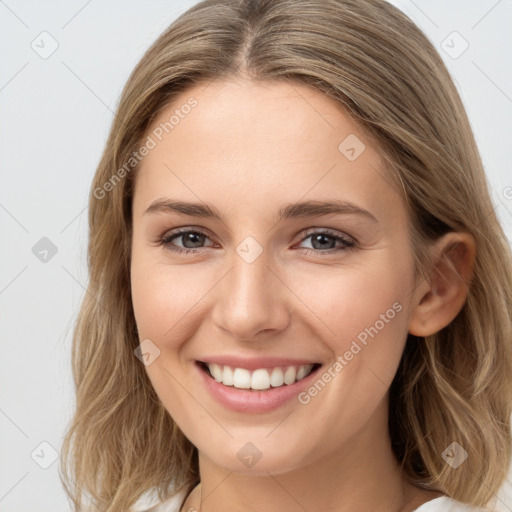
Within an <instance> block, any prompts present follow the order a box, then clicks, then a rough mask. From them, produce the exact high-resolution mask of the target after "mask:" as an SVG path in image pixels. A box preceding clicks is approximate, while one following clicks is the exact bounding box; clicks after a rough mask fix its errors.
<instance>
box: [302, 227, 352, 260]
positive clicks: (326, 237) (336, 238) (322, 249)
mask: <svg viewBox="0 0 512 512" xmlns="http://www.w3.org/2000/svg"><path fill="white" fill-rule="evenodd" d="M308 239H311V245H312V249H310V248H308V247H302V248H301V249H306V251H307V252H308V253H310V254H311V253H312V254H315V255H316V254H320V253H321V254H332V253H335V252H342V251H347V250H349V249H354V248H355V245H356V242H355V240H354V239H352V238H351V237H348V236H346V235H340V234H339V233H337V232H335V231H331V230H329V229H323V230H318V229H317V230H307V231H306V236H305V237H304V238H302V242H301V243H303V242H305V241H306V240H308ZM337 243H338V244H341V247H340V246H338V247H335V246H336V244H337Z"/></svg>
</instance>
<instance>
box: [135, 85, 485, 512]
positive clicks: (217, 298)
mask: <svg viewBox="0 0 512 512" xmlns="http://www.w3.org/2000/svg"><path fill="white" fill-rule="evenodd" d="M191 96H193V97H194V98H196V99H197V101H198V105H197V106H196V107H195V108H194V109H192V111H191V112H190V113H189V114H188V115H187V116H185V117H184V119H182V120H180V123H179V124H178V125H177V126H175V127H174V129H173V131H172V132H170V133H169V134H168V135H167V136H166V137H164V138H163V140H162V141H161V142H159V144H158V145H157V146H156V147H155V148H154V149H152V150H151V151H150V152H149V154H148V155H147V156H146V157H145V158H144V160H143V161H142V165H141V168H140V169H139V171H138V175H137V181H136V189H135V195H134V200H133V228H134V229H133V239H132V266H131V284H132V298H133V306H134V312H135V318H136V322H137V326H138V330H139V336H140V339H141V340H143V339H147V338H149V339H150V340H151V341H152V342H153V343H154V344H155V345H156V346H157V347H158V348H159V350H160V355H159V356H158V357H157V358H156V359H155V360H154V361H153V362H152V363H151V364H150V365H148V366H146V367H145V368H146V371H147V374H148V376H149V379H150V380H151V383H152V385H153V386H154V388H155V390H156V392H157V394H158V396H159V397H160V399H161V401H162V403H163V404H164V406H165V407H166V409H167V410H168V411H169V414H170V415H171V416H172V417H173V419H174V421H175V422H176V423H177V424H178V425H179V427H180V428H181V429H182V431H183V432H184V433H185V435H186V436H187V437H188V438H189V439H190V441H191V442H192V443H193V444H194V445H195V446H196V447H197V448H198V451H199V462H200V478H201V487H202V494H203V503H202V506H201V504H200V488H199V487H197V488H196V489H195V490H194V491H193V492H192V493H191V495H190V496H189V497H188V499H187V501H186V503H185V505H184V507H183V508H182V510H184V511H187V510H189V508H190V507H194V508H195V509H197V510H199V509H201V510H202V511H203V512H208V511H218V510H223V511H227V512H232V511H241V510H244V511H256V510H258V511H261V510H265V511H269V512H274V511H276V512H277V511H279V512H288V511H290V512H291V511H296V510H303V509H304V510H323V511H336V512H344V511H347V512H348V511H350V512H354V511H365V510H372V511H386V512H390V511H401V512H406V511H412V510H414V509H416V508H417V507H418V506H419V505H421V504H422V503H424V502H426V501H428V500H431V499H433V498H436V497H438V496H441V493H438V492H434V491H429V490H427V489H419V488H417V487H414V486H413V485H411V484H410V483H408V481H407V479H406V478H405V476H404V475H403V474H402V473H401V472H400V467H399V464H398V462H397V461H396V459H395V457H394V455H393V453H392V451H391V446H390V438H389V434H388V428H387V422H388V400H389V386H390V384H391V382H392V380H393V377H394V375H395V373H396V370H397V368H398V364H399V361H400V357H401V354H402V351H403V349H404V346H405V341H406V337H407V333H408V332H410V333H413V334H416V335H417V336H425V335H427V334H432V333H435V332H437V331H439V330H440V329H442V328H443V327H444V326H446V325H447V324H449V323H450V322H451V321H452V320H453V318H454V317H455V316H456V315H457V313H458V312H459V311H460V309H461V307H462V306H463V304H464V301H465V300H466V290H465V287H464V284H463V281H464V280H469V279H470V277H471V272H472V267H473V263H474V254H475V247H474V240H473V239H472V237H471V236H470V235H468V234H466V233H449V234H447V235H445V236H444V237H443V238H442V239H441V240H439V241H438V242H437V243H436V244H435V245H434V246H432V248H431V250H432V254H433V255H434V256H442V257H439V258H436V261H437V266H436V267H434V269H433V270H432V274H431V276H430V279H428V280H419V281H418V282H416V281H415V279H414V267H413V259H412V254H411V251H410V246H409V239H408V236H409V235H408V215H407V212H406V209H405V204H404V202H403V200H402V198H401V197H400V195H399V194H398V192H397V190H396V188H395V187H394V186H392V182H391V180H390V179H389V177H387V176H386V174H385V171H384V169H383V162H382V160H381V157H380V155H379V150H378V147H377V145H376V144H375V141H373V140H371V139H370V138H369V137H368V136H367V135H365V133H364V132H362V131H361V129H360V128H359V127H358V126H357V125H356V124H354V122H353V121H352V120H351V119H350V118H349V117H348V116H347V115H346V114H345V113H344V111H343V110H342V108H341V107H340V106H339V105H338V104H337V103H335V102H334V101H333V100H331V99H329V98H327V97H326V96H324V95H323V94H321V93H320V92H318V91H316V90H315V89H312V88H309V87H308V86H305V85H299V84H297V83H293V85H292V84H290V83H286V82H281V81H276V82H258V83H256V82H253V81H250V80H249V79H247V78H245V77H244V78H237V79H234V78H231V79H227V80H226V79H224V80H217V81H214V82H212V83H210V84H209V85H208V86H205V84H200V85H197V86H194V87H193V88H191V89H189V90H187V91H185V92H183V93H182V94H181V95H180V96H179V97H177V98H176V99H175V101H174V102H173V104H172V105H170V106H168V107H167V108H165V109H164V110H162V111H161V112H160V114H159V115H158V117H157V118H156V119H155V120H154V122H153V125H152V126H151V127H150V129H149V130H148V133H150V132H151V130H152V129H154V127H156V126H158V125H159V124H160V123H161V122H163V121H165V120H168V119H169V117H170V116H171V115H172V113H173V111H174V109H175V108H177V107H179V106H180V105H183V104H185V103H186V101H187V99H189V98H190V97H191ZM349 134H355V135H356V136H357V137H358V138H359V139H360V140H361V141H362V142H363V143H364V144H365V150H364V151H363V152H362V153H361V154H360V156H359V157H358V158H357V159H355V160H354V161H350V160H349V159H347V158H346V157H345V155H344V154H342V153H341V152H340V151H339V150H338V145H339V144H340V142H341V141H343V140H344V139H345V138H346V137H347V136H348V135H349ZM166 197H172V198H173V199H179V200H180V201H193V202H198V201H199V202H205V203H208V204H209V205H212V206H214V207H216V208H217V209H218V210H219V211H220V213H221V215H222V221H219V220H216V219H211V218H201V217H195V216H188V215H181V214H177V213H173V212H164V213H154V214H146V215H145V214H144V211H145V210H146V208H147V207H148V206H149V205H150V204H151V203H152V201H154V200H156V199H159V198H166ZM327 199H338V200H346V201H350V202H352V203H354V204H356V205H357V206H359V207H360V208H364V209H366V210H368V211H369V212H371V213H372V215H374V216H375V218H376V219H377V221H378V222H373V221H371V220H368V219H366V218H365V217H363V216H358V215H324V216H317V217H308V218H299V219H288V220H283V221H281V222H277V221H276V218H277V213H278V211H279V209H280V208H281V207H282V206H284V205H285V204H288V203H291V202H295V201H299V200H327ZM177 227H190V228H195V229H199V230H201V231H203V232H204V231H206V232H207V238H206V239H205V241H204V244H203V246H201V245H200V244H199V245H196V247H199V248H198V249H195V250H196V251H197V252H195V253H189V254H184V255H183V254H177V253H173V252H171V250H170V249H169V248H168V247H165V246H162V245H159V244H158V241H159V240H160V239H161V237H162V236H163V235H164V234H166V233H168V232H169V231H171V230H173V229H175V228H177ZM308 228H318V230H317V231H321V230H322V229H325V228H329V229H330V230H332V231H335V233H336V234H339V235H346V236H349V237H353V238H354V239H356V241H357V243H356V246H355V248H354V249H352V250H345V251H339V252H335V253H332V254H329V255H325V254H322V251H325V250H328V249H330V248H332V247H342V244H340V243H335V241H334V240H333V239H332V238H328V239H327V242H328V243H330V244H331V245H327V247H326V249H322V246H318V245H313V237H311V236H309V237H308V234H304V231H305V230H306V229H308ZM247 236H252V237H253V238H254V239H256V240H257V242H258V243H259V245H260V246H261V248H262V253H261V255H260V256H259V257H258V258H257V259H256V260H255V261H254V262H252V263H247V262H246V261H245V260H244V259H242V258H241V257H240V256H239V255H238V254H237V252H236V248H237V246H238V245H239V244H240V243H241V242H242V240H244V239H245V238H246V237H247ZM186 243H187V240H186V239H185V238H184V237H181V238H179V237H178V238H175V239H174V240H173V241H172V242H171V245H172V244H174V246H178V247H183V246H184V244H186ZM453 244H455V245H453ZM188 246H189V247H194V246H193V245H190V243H189V245H188ZM318 247H320V248H318ZM307 249H310V253H309V254H308V251H307ZM450 249H451V251H449V250H450ZM315 250H316V252H315ZM443 254H444V256H443ZM454 270H455V271H456V272H454ZM457 273H458V274H459V276H460V277H459V276H457ZM395 302H399V303H400V304H401V305H402V310H401V311H400V312H399V313H397V314H396V316H395V317H394V318H393V319H392V320H390V321H389V322H388V323H386V325H385V327H384V328H383V329H381V330H380V331H379V333H378V335H377V336H375V337H374V338H373V339H371V340H370V341H369V342H368V344H367V346H365V347H364V349H363V350H361V351H360V352H359V353H358V354H357V355H356V356H354V358H353V359H352V360H351V361H350V362H349V364H347V365H346V366H345V367H344V368H343V370H342V371H340V372H339V373H337V375H336V377H335V378H333V379H332V380H331V382H329V384H328V385H327V386H326V387H325V388H324V389H323V390H322V391H321V392H320V393H319V394H318V395H317V396H315V397H314V399H312V400H311V401H310V403H308V404H307V405H302V404H300V403H299V402H298V401H297V400H291V401H289V402H288V403H286V404H285V405H283V406H281V407H279V408H278V409H277V410H274V411H271V412H266V413H259V414H254V413H252V414H244V413H241V412H235V411H230V410H227V409H226V408H224V407H223V406H222V405H220V404H219V403H217V402H216V401H215V400H213V398H211V397H210V396H209V395H208V394H207V392H206V391H205V389H204V386H203V384H202V381H201V379H200V378H199V377H200V374H199V373H198V371H197V368H196V365H195V361H196V360H197V359H201V358H202V357H204V356H205V355H211V354H227V353H228V354H237V355H240V356H255V355H261V354H265V355H268V356H276V357H279V356H280V357H295V358H304V359H308V360H311V361H316V362H320V363H322V364H324V365H325V366H324V367H325V368H327V367H328V366H330V365H331V364H332V363H333V361H335V359H336V357H337V356H338V355H342V354H344V353H345V352H346V351H347V350H348V349H349V347H350V345H351V343H352V341H353V340H355V339H356V336H357V334H358V333H361V332H362V331H364V329H365V328H367V327H369V326H371V325H374V324H375V321H376V320H378V319H379V315H381V314H383V313H385V312H386V311H387V310H389V308H391V307H392V305H393V304H394V303H395ZM321 372H322V369H321ZM247 442H251V443H253V444H254V445H255V446H256V447H257V448H258V450H259V451H260V452H261V453H262V458H261V459H260V460H259V461H258V462H257V463H256V464H255V465H254V466H252V467H251V468H247V467H245V466H244V465H243V464H242V463H241V461H240V460H239V459H238V457H237V452H238V451H239V450H240V448H241V447H242V446H243V445H245V443H247ZM439 448H440V450H439V452H440V453H441V452H442V450H443V449H444V448H445V447H439ZM301 507H302V508H301Z"/></svg>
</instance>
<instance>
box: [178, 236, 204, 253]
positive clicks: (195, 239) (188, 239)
mask: <svg viewBox="0 0 512 512" xmlns="http://www.w3.org/2000/svg"><path fill="white" fill-rule="evenodd" d="M203 239H204V235H201V234H199V233H189V234H188V235H187V236H185V239H184V242H183V245H184V246H185V247H187V248H188V249H192V248H195V247H198V246H201V243H202V242H203V241H204V240H203ZM187 242H192V244H194V243H196V244H198V245H193V246H192V247H190V246H187Z"/></svg>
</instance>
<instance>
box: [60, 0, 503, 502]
mask: <svg viewBox="0 0 512 512" xmlns="http://www.w3.org/2000/svg"><path fill="white" fill-rule="evenodd" d="M89 221H90V242H89V269H90V283H89V288H88V293H87V294H86V296H85V297H84V302H83V304H82V308H81V311H80V316H79V319H78V324H77V326H76V330H75V339H74V352H73V363H74V375H75V381H76V392H77V409H76V413H75V416H74V418H73V422H72V424H71V425H70V428H69V432H68V434H67V436H66V439H65V442H64V446H63V450H62V468H63V482H64V485H65V487H66V490H67V492H68V493H69V495H70V497H71V499H72V500H73V503H74V506H75V509H76V510H83V508H81V507H82V506H83V505H82V503H83V498H82V493H84V492H85V493H87V494H88V495H90V498H91V501H92V503H94V505H95V506H96V507H98V508H100V509H101V510H104V511H109V512H110V511H120V510H133V511H136V510H152V511H164V510H165V511H178V510H181V511H187V510H188V511H191V510H198V511H202V512H209V511H210V512H211V511H218V510H223V511H227V512H230V511H235V510H242V509H243V510H251V511H273V510H279V511H281V512H283V511H292V510H308V511H313V510H323V511H336V512H340V511H356V510H373V511H381V510H382V511H392V512H398V511H400V512H410V511H414V510H416V511H418V512H427V511H430V510H432V511H434V510H439V511H441V510H442V511H447V510H452V511H466V510H477V507H483V506H484V505H486V504H492V500H493V498H494V497H495V493H496V491H497V490H498V489H499V487H500V486H501V484H502V483H503V482H504V480H505V476H506V471H507V467H508V463H509V460H510V455H511V446H510V414H511V410H510V404H511V398H512V397H511V380H510V379H511V377H510V376H511V369H512V368H511V367H512V356H511V348H510V340H511V335H512V317H511V312H510V303H511V301H512V265H511V262H512V256H511V252H510V248H509V247H508V244H507V241H506V238H505V236H504V233H503V230H502V228H501V226H500V225H499V222H498V220H497V218H496V216H495V213H494V208H493V205H492V201H491V199H490V195H489V191H488V186H487V182H486V179H485V175H484V171H483V168H482V163H481V160H480V157H479V154H478V151H477V148H476V144H475V141H474V138H473V134H472V132H471V128H470V125H469V122H468V119H467V116H466V114H465V111H464V108H463V105H462V102H461V100H460V97H459V95H458V94H457V91H456V88H455V87H454V85H453V82H452V81H451V78H450V76H449V74H448V72H447V70H446V68H445V66H444V64H443V62H442V60H441V58H440V57H439V55H438V54H437V52H436V51H435V49H434V48H433V47H432V45H431V44H430V43H429V41H428V40H427V39H426V38H425V36H424V35H423V34H422V33H421V31H420V30H419V29H418V28H417V27H416V26H415V25H414V24H413V23H412V22H411V21H410V20H409V19H408V18H407V17H406V16H405V15H404V14H402V13H401V12H400V11H399V10H397V9H396V8H394V7H392V6H391V5H389V4H387V3H386V2H384V1H382V0H378V1H375V0H371V1H370V0H357V1H356V0H329V1H318V0H307V1H303V2H295V1H293V0H273V1H259V2H255V1H235V0H212V1H204V2H201V3H198V4H197V5H195V6H194V7H193V8H191V9H190V10H189V11H187V12H186V13H185V14H183V15H182V16H180V18H178V19H177V20H176V21H175V22H174V23H173V24H172V25H171V26H170V27H169V28H168V29H167V30H166V31H165V32H164V33H163V34H162V35H161V36H160V37H159V39H158V40H157V41H156V42H155V43H154V45H153V46H152V47H151V48H150V49H149V50H148V52H147V53H146V54H145V55H144V57H143V58H142V60H141V61H140V63H139V64H138V65H137V67H136V68H135V70H134V71H133V73H132V75H131V77H130V79H129V80H128V83H127V85H126V87H125V89H124V91H123V94H122V97H121V101H120V104H119V107H118V110H117V113H116V117H115V120H114V122H113V126H112V130H111V133H110V136H109V139H108V142H107V145H106V149H105V152H104V154H103V157H102V160H101V162H100V165H99V166H98V169H97V172H96V175H95V177H94V181H93V184H92V188H91V196H90V209H89ZM151 490H156V491H157V492H158V496H157V497H156V499H157V500H158V501H159V503H158V504H154V506H153V503H151V506H153V508H150V505H149V504H148V502H147V501H146V500H145V499H144V498H146V497H148V496H149V495H150V491H151ZM146 492H147V494H145V493H146Z"/></svg>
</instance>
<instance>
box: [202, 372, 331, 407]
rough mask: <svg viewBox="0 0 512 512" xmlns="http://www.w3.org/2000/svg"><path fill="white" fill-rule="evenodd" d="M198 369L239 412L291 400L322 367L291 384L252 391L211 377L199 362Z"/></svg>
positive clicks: (223, 402)
mask: <svg viewBox="0 0 512 512" xmlns="http://www.w3.org/2000/svg"><path fill="white" fill-rule="evenodd" d="M196 366H197V369H198V371H199V373H200V374H201V376H202V379H203V382H204V384H205V386H206V389H207V390H208V391H209V392H210V394H211V395H212V396H213V398H214V399H215V400H217V401H218V402H219V403H220V404H221V405H223V406H224V407H226V408H227V409H230V410H232V411H237V412H245V413H262V412H268V411H272V410H274V409H277V408H278V407H281V406H282V405H284V404H285V403H287V402H289V401H290V400H292V399H293V398H296V397H297V395H298V394H299V393H300V392H301V391H302V390H303V389H304V388H307V387H308V386H309V384H310V381H311V380H312V379H313V378H314V376H315V375H316V374H317V372H318V370H319V369H320V368H321V367H318V368H317V369H316V370H315V371H313V372H312V373H310V374H309V375H308V376H307V377H304V378H303V379H302V380H299V381H297V382H295V383H294V384H290V385H286V384H285V385H283V386H280V387H278V388H269V389H267V390H264V391H251V390H248V389H239V388H235V387H234V386H225V385H224V384H221V383H220V382H217V381H216V380H215V379H214V378H212V377H210V375H208V374H207V373H206V371H205V370H204V369H203V368H202V367H201V366H200V365H199V364H197V365H196Z"/></svg>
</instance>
